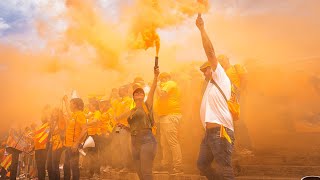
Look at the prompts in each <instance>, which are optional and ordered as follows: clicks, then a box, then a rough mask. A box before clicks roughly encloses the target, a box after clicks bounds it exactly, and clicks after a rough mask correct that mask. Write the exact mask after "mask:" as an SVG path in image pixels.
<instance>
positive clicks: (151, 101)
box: [146, 68, 160, 107]
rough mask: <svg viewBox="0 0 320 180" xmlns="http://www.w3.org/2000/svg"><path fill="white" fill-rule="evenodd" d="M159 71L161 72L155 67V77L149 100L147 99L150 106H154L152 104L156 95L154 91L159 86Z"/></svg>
mask: <svg viewBox="0 0 320 180" xmlns="http://www.w3.org/2000/svg"><path fill="white" fill-rule="evenodd" d="M159 73H160V72H159V68H155V69H154V78H153V82H152V86H151V88H150V92H149V94H148V98H147V101H146V104H147V105H148V106H149V107H152V105H153V97H154V92H155V91H156V88H157V83H158V76H159Z"/></svg>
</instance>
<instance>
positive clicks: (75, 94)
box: [70, 90, 80, 99]
mask: <svg viewBox="0 0 320 180" xmlns="http://www.w3.org/2000/svg"><path fill="white" fill-rule="evenodd" d="M76 98H80V97H79V95H78V93H77V91H76V90H72V92H71V98H70V99H76Z"/></svg>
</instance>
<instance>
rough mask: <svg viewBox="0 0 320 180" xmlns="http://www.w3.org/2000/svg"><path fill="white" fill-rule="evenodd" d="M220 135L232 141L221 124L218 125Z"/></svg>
mask: <svg viewBox="0 0 320 180" xmlns="http://www.w3.org/2000/svg"><path fill="white" fill-rule="evenodd" d="M220 137H221V138H226V140H227V141H228V142H229V143H230V144H231V143H232V141H231V138H230V136H229V134H228V133H227V131H226V128H225V127H223V126H222V125H221V127H220Z"/></svg>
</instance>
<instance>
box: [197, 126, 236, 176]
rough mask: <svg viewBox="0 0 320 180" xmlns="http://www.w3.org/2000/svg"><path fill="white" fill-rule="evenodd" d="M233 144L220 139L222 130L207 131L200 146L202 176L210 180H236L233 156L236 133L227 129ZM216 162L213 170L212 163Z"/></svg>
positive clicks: (198, 164) (199, 164)
mask: <svg viewBox="0 0 320 180" xmlns="http://www.w3.org/2000/svg"><path fill="white" fill-rule="evenodd" d="M226 130H227V133H228V135H229V136H230V138H231V140H232V143H229V142H228V141H227V140H226V139H225V138H221V137H220V128H219V127H217V128H212V129H209V130H207V131H206V133H205V136H204V138H203V140H202V142H201V145H200V152H199V157H198V162H197V166H198V169H199V170H200V174H201V175H202V176H206V177H207V178H208V180H213V179H214V180H220V179H221V180H230V179H232V180H233V179H234V174H233V168H232V164H231V156H232V151H233V142H234V133H233V131H231V130H229V129H227V128H226ZM213 161H215V163H216V165H217V166H216V167H217V168H215V169H213V168H212V167H211V163H212V162H213Z"/></svg>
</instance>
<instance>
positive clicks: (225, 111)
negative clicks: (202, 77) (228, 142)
mask: <svg viewBox="0 0 320 180" xmlns="http://www.w3.org/2000/svg"><path fill="white" fill-rule="evenodd" d="M212 79H213V80H214V81H215V82H216V83H217V84H218V85H219V87H220V88H221V89H222V91H223V92H224V94H225V96H226V98H227V99H228V100H229V99H230V97H231V83H230V80H229V78H228V76H227V74H226V73H225V71H224V69H223V68H222V67H221V65H220V64H219V63H218V65H217V68H216V70H215V71H212ZM200 117H201V121H202V124H203V127H204V128H205V127H206V122H209V123H216V124H220V125H223V126H224V127H226V128H228V129H230V130H232V131H234V128H233V120H232V116H231V113H230V111H229V108H228V104H227V102H226V100H225V99H224V97H223V95H222V94H221V93H220V91H219V89H218V88H217V87H216V86H215V85H214V84H212V83H211V82H209V83H208V85H207V88H206V91H205V92H204V94H203V97H202V103H201V108H200Z"/></svg>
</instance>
